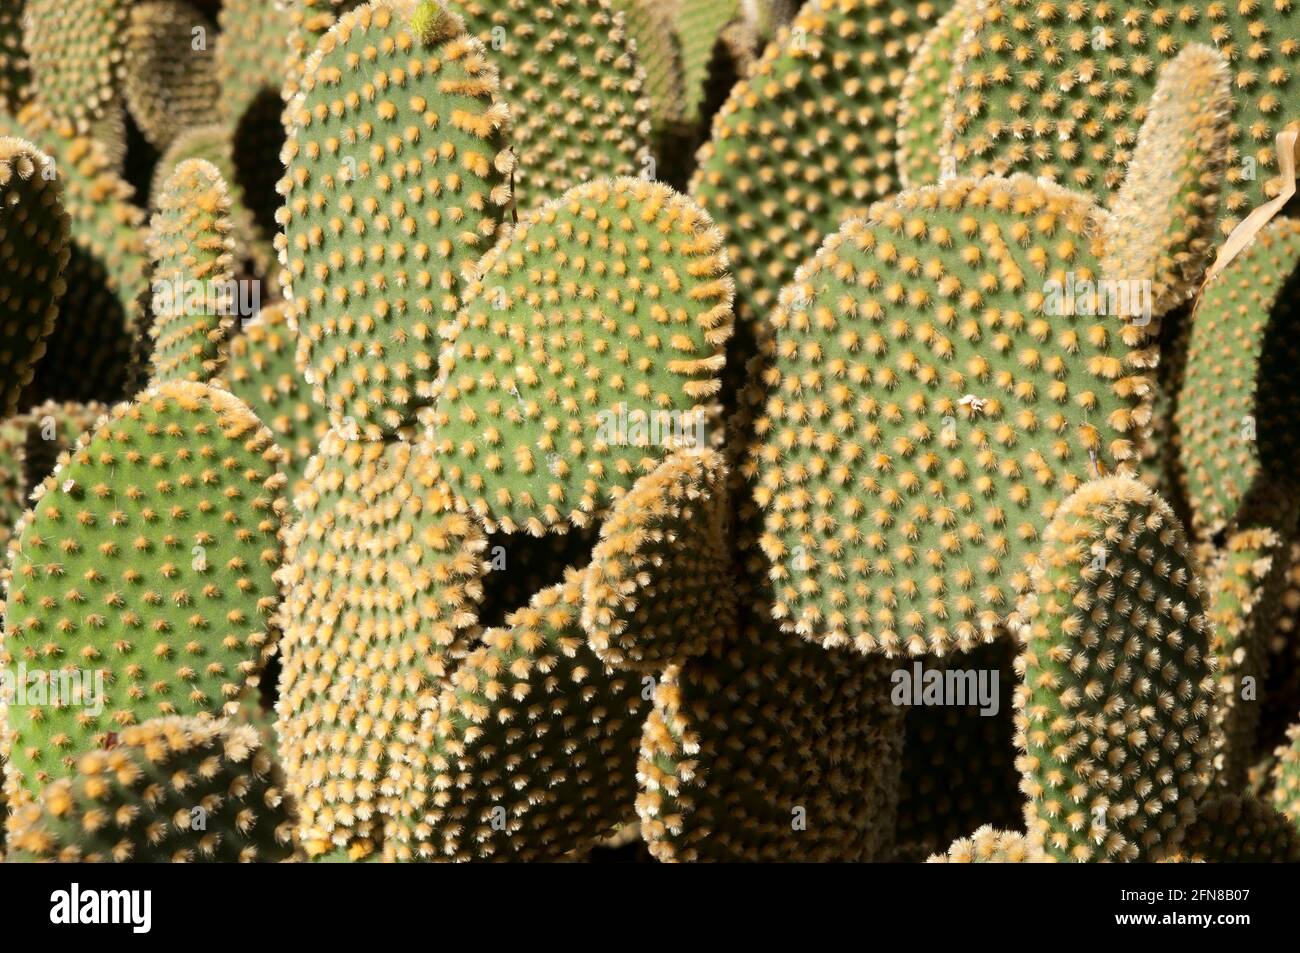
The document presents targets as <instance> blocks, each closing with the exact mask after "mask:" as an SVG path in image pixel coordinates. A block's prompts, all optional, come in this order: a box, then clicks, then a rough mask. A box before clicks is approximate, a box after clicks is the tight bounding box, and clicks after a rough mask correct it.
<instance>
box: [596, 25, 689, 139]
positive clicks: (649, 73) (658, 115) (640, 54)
mask: <svg viewBox="0 0 1300 953" xmlns="http://www.w3.org/2000/svg"><path fill="white" fill-rule="evenodd" d="M610 5H611V7H612V8H613V9H614V10H615V11H616V12H618V13H620V14H622V16H623V22H624V26H625V28H626V30H627V33H628V34H629V35H630V36H631V38H632V39H633V40H635V41H636V58H637V61H638V62H639V63H640V64H641V66H642V68H643V69H644V70H645V77H646V78H645V93H646V96H647V97H649V99H650V125H651V131H652V138H653V143H654V155H655V158H656V160H658V161H660V162H663V163H665V164H671V163H673V161H674V157H673V156H671V155H669V154H668V152H667V150H670V149H673V148H675V147H676V148H683V147H684V150H683V151H685V152H686V153H687V155H689V153H690V150H691V146H692V145H693V143H692V142H691V139H692V138H693V130H692V129H691V128H690V124H689V123H688V122H687V120H686V114H685V112H684V107H685V99H686V87H685V82H684V79H683V76H682V55H681V49H680V48H679V46H678V43H677V35H676V33H674V25H673V13H674V11H673V8H672V6H671V5H669V4H663V3H658V2H656V0H610Z"/></svg>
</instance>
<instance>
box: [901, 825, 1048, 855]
mask: <svg viewBox="0 0 1300 953" xmlns="http://www.w3.org/2000/svg"><path fill="white" fill-rule="evenodd" d="M1050 862H1051V858H1050V857H1048V856H1047V855H1046V854H1044V853H1043V852H1042V851H1041V850H1040V849H1038V848H1036V847H1035V845H1034V844H1033V843H1032V842H1031V841H1030V839H1029V838H1028V837H1026V836H1025V835H1024V834H1022V833H1021V832H1019V831H1006V830H998V829H997V828H995V827H993V825H991V824H986V825H984V826H983V827H980V828H977V829H976V831H975V833H973V834H972V835H971V836H970V837H959V838H958V839H957V840H955V841H953V842H952V846H950V847H949V848H948V850H947V852H945V853H942V854H934V855H933V856H931V857H930V859H929V860H928V861H927V863H931V864H1045V863H1050Z"/></svg>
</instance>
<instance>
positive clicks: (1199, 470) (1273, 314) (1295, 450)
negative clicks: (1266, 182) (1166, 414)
mask: <svg viewBox="0 0 1300 953" xmlns="http://www.w3.org/2000/svg"><path fill="white" fill-rule="evenodd" d="M1297 266H1300V222H1298V221H1295V220H1293V219H1286V218H1278V219H1274V220H1273V221H1272V222H1270V223H1269V224H1268V225H1267V226H1266V227H1265V228H1264V229H1263V230H1262V231H1261V232H1260V233H1259V234H1258V235H1257V236H1255V240H1254V242H1253V243H1252V244H1251V245H1250V247H1248V248H1247V249H1246V250H1245V251H1243V252H1242V253H1241V254H1240V255H1239V256H1238V257H1237V258H1235V259H1234V260H1233V261H1232V263H1231V264H1230V265H1229V266H1228V267H1227V269H1225V270H1224V272H1223V273H1222V274H1221V275H1219V276H1218V277H1217V278H1215V279H1214V280H1213V281H1212V282H1211V283H1210V284H1209V285H1208V286H1207V287H1206V289H1205V291H1204V292H1203V294H1202V295H1201V299H1200V301H1198V302H1197V307H1196V310H1195V311H1194V312H1193V314H1192V319H1191V323H1190V327H1189V328H1188V332H1187V333H1188V335H1189V339H1188V341H1187V351H1186V354H1187V356H1186V369H1185V371H1184V374H1183V379H1182V387H1181V389H1180V391H1179V394H1178V399H1177V406H1176V408H1175V410H1174V426H1175V428H1176V433H1175V437H1174V439H1175V444H1176V446H1177V448H1178V470H1179V473H1180V476H1181V478H1182V480H1183V487H1184V490H1185V492H1186V495H1187V499H1188V501H1189V503H1190V504H1191V512H1192V525H1193V528H1195V529H1196V530H1197V531H1198V533H1200V534H1202V535H1204V536H1207V537H1208V536H1211V535H1213V534H1215V533H1217V532H1219V531H1220V530H1221V529H1223V528H1224V526H1226V525H1227V524H1228V523H1229V522H1231V521H1232V519H1233V518H1234V517H1235V516H1236V514H1237V512H1238V510H1239V509H1240V507H1241V504H1242V501H1243V500H1244V499H1245V497H1246V495H1247V493H1249V492H1250V491H1251V489H1252V487H1254V486H1255V485H1256V484H1257V483H1258V482H1259V481H1261V480H1277V481H1279V482H1281V483H1282V484H1283V485H1294V481H1295V480H1296V474H1297V472H1300V441H1298V440H1297V437H1296V428H1295V421H1296V420H1297V419H1300V380H1297V379H1296V369H1297V367H1300V345H1298V344H1297V339H1298V338H1300V321H1298V320H1297V318H1298V317H1300V308H1297V301H1298V300H1300V298H1298V297H1297V296H1298V295H1300V268H1298V267H1297Z"/></svg>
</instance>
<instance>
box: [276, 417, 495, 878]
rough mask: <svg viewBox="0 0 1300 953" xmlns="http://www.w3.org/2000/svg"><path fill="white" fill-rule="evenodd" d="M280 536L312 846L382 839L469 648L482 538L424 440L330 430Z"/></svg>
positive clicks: (295, 763) (289, 763) (290, 710)
mask: <svg viewBox="0 0 1300 953" xmlns="http://www.w3.org/2000/svg"><path fill="white" fill-rule="evenodd" d="M306 479H307V482H308V484H309V485H308V487H307V489H305V490H304V491H303V492H302V493H300V494H299V495H298V496H297V498H296V499H295V501H294V503H295V507H296V510H297V516H296V517H295V519H294V521H293V523H292V526H291V529H290V530H289V532H288V534H287V547H286V548H287V553H286V559H285V567H284V569H283V570H282V571H281V574H280V581H281V584H282V585H283V586H284V589H285V602H284V608H283V610H282V611H281V614H280V624H281V626H282V627H283V629H284V635H283V636H282V638H281V640H280V647H281V648H280V651H281V657H282V659H283V666H284V667H283V670H282V673H281V677H280V700H279V703H278V706H277V710H278V714H279V721H278V724H277V731H278V733H279V737H280V747H279V750H280V756H281V758H282V759H283V763H284V767H285V771H286V773H287V775H288V778H289V791H290V793H292V794H293V796H294V798H295V800H297V801H298V803H299V806H300V811H301V825H300V834H301V840H302V843H303V845H304V847H305V849H306V850H307V851H308V852H309V853H310V854H312V855H315V854H319V853H323V852H327V851H328V850H330V849H333V848H335V847H348V846H351V845H352V844H356V843H365V844H369V845H370V846H371V847H377V846H378V833H379V832H378V829H377V828H378V822H379V818H380V815H381V814H382V813H389V814H392V813H394V812H396V811H397V808H396V807H394V805H395V804H402V803H405V802H406V801H407V799H409V798H410V797H411V792H410V787H411V785H412V784H413V783H414V782H413V780H412V779H411V777H410V772H411V770H412V769H411V768H410V764H411V760H412V759H413V758H415V757H416V753H415V752H414V751H407V750H406V749H407V748H414V747H415V746H416V744H417V735H418V732H419V728H420V726H419V720H420V717H421V713H422V712H426V711H431V710H432V709H433V708H434V707H435V705H436V703H437V698H438V692H439V689H440V687H441V685H442V683H443V680H444V679H445V678H446V676H447V673H448V671H449V669H450V667H451V664H452V660H453V658H455V657H459V656H463V655H464V654H465V653H466V651H467V639H468V637H469V635H470V633H471V629H472V628H473V627H474V626H475V624H476V623H477V616H476V614H475V608H476V605H477V603H478V601H479V600H480V599H481V598H482V592H483V590H482V583H481V577H482V575H483V572H484V568H485V567H484V563H483V558H482V553H483V548H484V544H485V539H484V536H483V532H482V530H481V529H480V528H479V526H478V525H477V524H476V523H475V522H474V521H473V519H471V518H470V517H469V516H467V515H465V514H461V513H456V512H454V510H453V507H452V501H451V497H450V495H449V494H448V493H447V491H446V489H445V488H444V487H443V486H442V484H441V483H440V482H439V481H438V469H437V465H436V463H435V462H434V461H433V460H432V458H431V456H430V454H429V452H428V450H427V448H426V447H424V446H423V445H421V444H416V445H414V446H413V445H412V444H410V443H406V442H402V441H398V442H395V443H390V444H387V445H385V444H382V443H378V442H365V441H348V440H345V439H344V438H343V437H342V436H341V435H340V434H338V433H337V432H335V431H330V432H329V433H327V434H326V436H325V438H324V440H323V441H322V442H321V445H320V451H319V453H318V454H317V455H316V456H315V457H313V458H312V460H311V463H310V464H308V467H307V475H306Z"/></svg>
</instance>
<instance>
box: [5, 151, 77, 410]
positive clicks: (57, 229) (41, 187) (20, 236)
mask: <svg viewBox="0 0 1300 953" xmlns="http://www.w3.org/2000/svg"><path fill="white" fill-rule="evenodd" d="M63 198H64V195H63V185H62V182H61V181H60V179H59V178H58V176H57V174H56V173H55V166H54V163H53V162H52V161H51V160H50V158H49V156H47V155H45V154H44V153H43V152H41V151H40V149H38V148H37V147H36V146H34V145H32V143H30V142H27V141H26V140H23V139H9V138H0V417H7V416H9V415H11V414H13V413H14V411H15V410H17V409H18V398H19V395H20V394H21V393H22V390H23V388H24V387H25V386H26V385H27V384H28V383H30V382H31V380H32V374H33V369H34V367H35V365H36V363H37V361H39V360H40V359H41V357H42V356H43V355H44V354H45V340H46V338H47V337H49V334H50V332H51V331H53V330H54V319H55V317H56V316H57V314H58V304H59V300H60V299H61V298H62V297H63V292H64V290H65V287H66V286H65V284H64V280H63V272H64V269H65V268H66V267H67V264H68V258H69V254H70V253H69V250H68V246H69V227H70V226H69V219H68V213H67V212H66V211H64V207H63Z"/></svg>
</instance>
